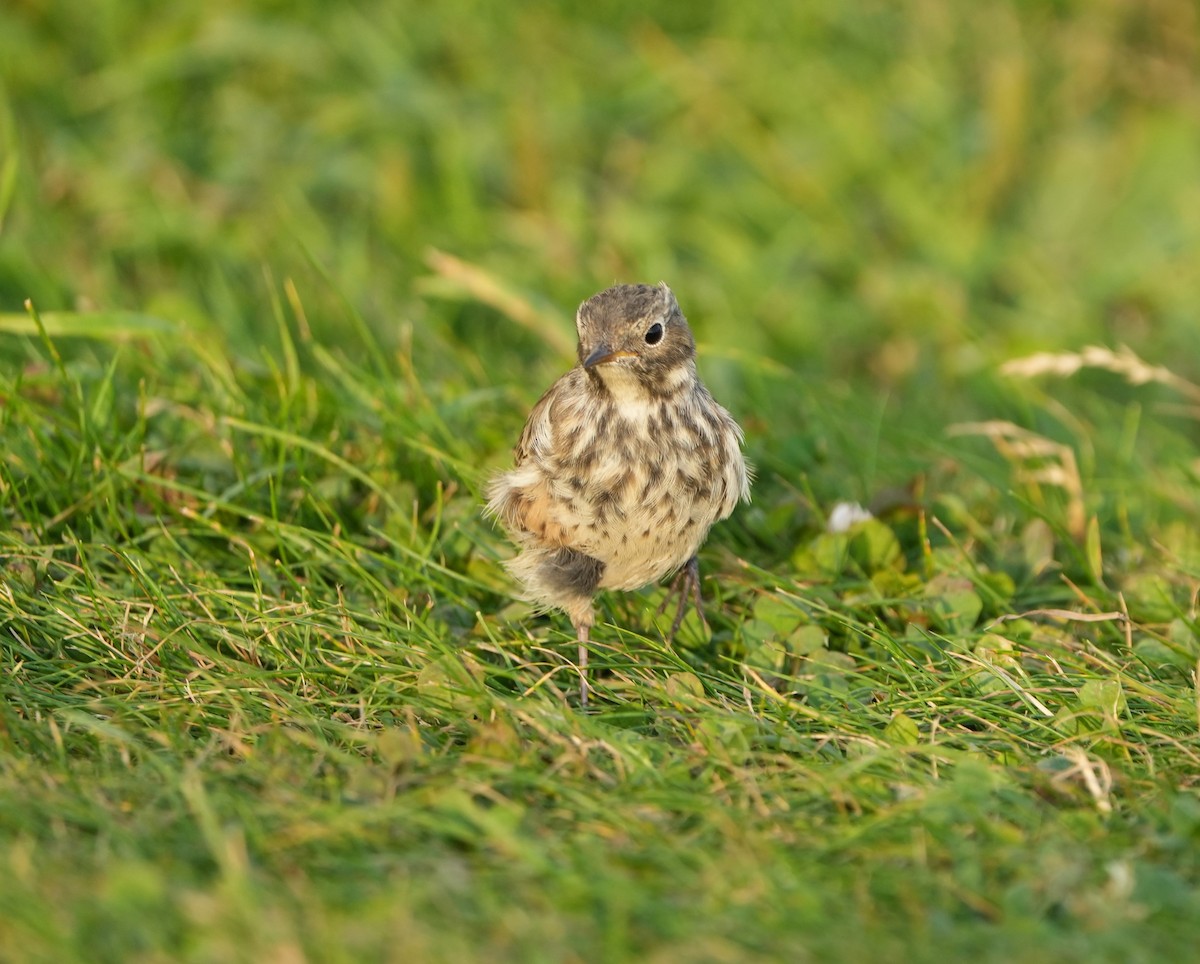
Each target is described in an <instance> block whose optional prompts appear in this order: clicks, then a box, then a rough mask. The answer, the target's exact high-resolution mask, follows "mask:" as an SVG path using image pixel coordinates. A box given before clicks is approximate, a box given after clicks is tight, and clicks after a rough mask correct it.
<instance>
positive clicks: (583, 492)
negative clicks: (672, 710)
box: [487, 284, 750, 706]
mask: <svg viewBox="0 0 1200 964" xmlns="http://www.w3.org/2000/svg"><path fill="white" fill-rule="evenodd" d="M575 325H576V328H577V329H578V332H579V364H578V365H576V366H575V367H574V368H572V369H571V370H570V371H569V372H567V373H566V374H565V375H563V376H562V378H560V379H559V380H558V381H556V382H555V383H554V384H553V385H552V386H551V388H550V390H549V391H548V392H546V394H545V395H543V396H542V398H541V400H540V401H538V403H537V405H535V406H534V408H533V411H532V412H531V413H530V415H529V420H528V421H527V422H526V423H525V430H524V431H523V432H522V433H521V440H520V441H519V442H518V443H517V447H516V449H515V463H516V465H515V468H513V469H512V470H511V471H509V472H505V473H503V474H501V475H498V476H497V477H496V478H494V479H493V480H492V481H491V483H490V485H489V486H488V493H487V495H488V504H487V510H488V512H490V513H491V514H492V515H494V516H495V517H496V518H497V519H499V520H500V522H501V524H502V525H503V526H504V528H505V529H507V530H508V532H509V534H510V535H511V536H512V538H513V540H514V541H515V542H516V543H517V545H518V547H519V548H520V550H521V551H520V553H519V554H518V555H517V556H516V557H515V558H514V559H512V560H510V561H509V562H508V564H507V565H508V569H509V571H510V572H512V573H513V575H515V576H516V577H517V578H518V579H519V580H520V581H521V583H522V584H523V585H524V587H525V591H526V596H527V598H528V599H530V600H531V601H532V602H534V603H537V604H540V605H542V606H544V607H546V608H554V609H561V610H563V612H565V613H566V614H567V616H568V617H569V618H570V620H571V623H572V625H573V626H574V627H575V632H576V634H577V635H578V637H579V672H580V677H581V686H580V696H581V702H582V704H583V705H584V706H586V705H587V695H588V685H587V655H588V651H587V646H588V637H589V632H590V630H591V628H592V625H593V623H594V622H595V614H594V612H593V608H592V599H593V597H594V596H595V595H596V593H597V592H599V591H600V590H601V589H620V590H629V589H639V588H641V587H642V586H645V585H647V584H648V583H651V582H655V581H657V580H659V579H661V578H662V577H663V576H665V575H667V574H668V573H671V572H675V571H676V570H679V574H678V576H677V577H676V579H675V581H674V583H673V584H672V587H671V590H672V592H673V593H676V592H677V593H678V594H679V606H678V609H677V610H676V613H675V619H674V622H673V623H672V625H671V633H670V636H669V637H668V640H669V639H671V638H673V637H674V635H675V631H676V630H677V629H678V628H679V624H680V622H681V621H682V619H683V616H684V613H685V611H686V608H687V604H688V600H689V597H692V598H694V599H695V602H696V608H697V611H699V610H700V569H699V564H698V562H697V559H696V552H697V550H698V549H699V548H700V545H701V543H703V542H704V538H705V536H707V535H708V530H709V528H710V527H711V526H712V524H713V523H714V522H717V521H718V520H720V519H724V518H726V517H727V516H728V515H729V514H730V513H731V512H732V511H733V509H734V506H736V505H737V503H738V500H739V499H745V500H749V498H750V476H749V472H748V470H747V466H746V462H745V460H744V459H743V457H742V452H741V441H742V430H741V428H739V427H738V424H737V422H735V421H734V420H733V417H732V416H731V415H730V414H729V413H728V412H727V411H725V409H724V408H722V407H721V406H720V405H719V404H717V402H716V401H715V400H714V399H713V397H712V395H710V394H709V392H708V389H707V388H705V387H704V385H703V384H702V383H701V381H700V378H699V376H698V375H697V374H696V343H695V341H694V340H693V338H692V332H691V329H689V328H688V324H687V320H686V319H685V318H684V317H683V312H681V311H680V310H679V304H678V302H676V300H675V295H674V294H672V292H671V289H670V288H668V287H667V286H666V284H659V285H657V286H653V285H616V286H614V287H612V288H608V289H606V290H604V291H601V292H600V293H599V294H597V295H593V296H592V297H591V298H589V299H588V300H587V301H585V302H584V303H583V304H582V305H580V307H579V312H578V314H577V315H576V318H575ZM668 598H670V597H668ZM663 605H664V606H665V605H666V602H665V601H664V604H663ZM659 611H660V612H661V611H662V610H661V608H660V610H659ZM700 615H701V619H703V613H701V614H700Z"/></svg>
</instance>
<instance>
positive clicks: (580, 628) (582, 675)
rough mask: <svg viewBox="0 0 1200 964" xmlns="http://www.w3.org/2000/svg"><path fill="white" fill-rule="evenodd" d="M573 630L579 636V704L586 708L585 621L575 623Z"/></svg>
mask: <svg viewBox="0 0 1200 964" xmlns="http://www.w3.org/2000/svg"><path fill="white" fill-rule="evenodd" d="M575 632H576V634H577V635H578V636H579V706H580V708H581V709H587V705H588V678H587V664H588V625H587V624H586V623H582V624H580V625H577V626H576V627H575Z"/></svg>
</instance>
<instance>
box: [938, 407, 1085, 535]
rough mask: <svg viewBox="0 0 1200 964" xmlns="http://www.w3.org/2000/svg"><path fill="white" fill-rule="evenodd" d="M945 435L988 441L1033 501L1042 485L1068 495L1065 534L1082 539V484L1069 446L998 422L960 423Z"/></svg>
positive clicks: (1010, 423) (1083, 533) (1076, 463)
mask: <svg viewBox="0 0 1200 964" xmlns="http://www.w3.org/2000/svg"><path fill="white" fill-rule="evenodd" d="M947 432H948V433H949V434H950V435H981V436H983V437H984V438H986V439H988V440H990V441H991V443H992V444H993V445H994V446H995V447H996V451H997V452H999V453H1000V454H1001V455H1002V456H1003V457H1004V458H1005V459H1006V460H1007V461H1008V462H1009V463H1010V464H1011V465H1012V466H1013V469H1014V472H1015V474H1016V479H1017V481H1018V482H1020V483H1021V484H1023V485H1027V486H1029V488H1030V489H1031V491H1032V492H1033V494H1034V496H1035V498H1038V497H1040V486H1042V485H1052V486H1055V487H1057V488H1060V489H1062V490H1063V492H1065V493H1066V496H1067V518H1066V526H1067V531H1068V532H1070V534H1071V536H1072V537H1073V538H1075V539H1082V538H1083V537H1084V535H1085V533H1086V529H1087V515H1086V512H1085V509H1084V504H1083V481H1082V480H1081V478H1080V475H1079V464H1078V462H1077V461H1076V459H1075V452H1074V450H1073V449H1071V447H1070V446H1067V445H1063V444H1062V443H1061V442H1055V441H1052V440H1051V439H1048V438H1046V437H1045V436H1044V435H1038V434H1037V433H1036V432H1031V431H1029V430H1028V429H1024V428H1021V426H1019V425H1014V424H1013V423H1012V422H1006V421H1001V420H993V421H988V422H960V423H959V424H957V425H951V426H950V427H949V428H948V429H947ZM1039 501H1040V498H1039Z"/></svg>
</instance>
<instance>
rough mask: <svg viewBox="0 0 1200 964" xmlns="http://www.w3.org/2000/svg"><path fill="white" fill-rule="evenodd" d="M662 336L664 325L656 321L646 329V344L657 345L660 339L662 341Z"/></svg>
mask: <svg viewBox="0 0 1200 964" xmlns="http://www.w3.org/2000/svg"><path fill="white" fill-rule="evenodd" d="M662 336H663V326H662V325H661V324H660V323H659V322H657V321H656V322H655V323H654V324H652V325H651V326H650V327H649V328H647V329H646V344H647V345H657V344H658V343H659V342H660V341H662Z"/></svg>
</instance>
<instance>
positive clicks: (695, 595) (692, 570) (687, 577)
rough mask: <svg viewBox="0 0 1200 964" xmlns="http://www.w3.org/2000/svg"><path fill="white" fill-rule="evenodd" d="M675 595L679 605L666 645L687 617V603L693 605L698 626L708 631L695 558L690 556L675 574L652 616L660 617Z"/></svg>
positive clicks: (672, 639) (698, 563)
mask: <svg viewBox="0 0 1200 964" xmlns="http://www.w3.org/2000/svg"><path fill="white" fill-rule="evenodd" d="M676 595H677V596H678V597H679V603H678V605H677V606H676V609H675V618H674V619H673V620H671V631H670V632H668V633H667V642H668V643H671V642H673V641H674V639H675V634H676V633H677V632H678V631H679V625H680V623H682V622H683V617H684V616H685V615H687V607H688V602H689V601H691V602H694V603H695V606H696V615H697V616H699V617H700V624H701V625H702V626H703V627H704V630H705V632H707V631H708V620H707V619H705V618H704V607H703V606H702V605H701V601H700V560H699V559H698V558H697V557H696V556H692V558H691V559H689V560H688V561H687V562H685V563H684V564H683V568H682V569H680V570H679V572H678V573H676V574H675V578H674V579H672V580H671V588H670V589H668V590H667V594H666V596H664V597H663V601H662V602H661V603H660V604H659V606H658V609H657V610H656V611H655V613H654V615H655V616H661V615H662V614H663V612H664V611H665V610H666V608H667V603H669V602H670V601H671V598H672V597H673V596H676Z"/></svg>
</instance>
